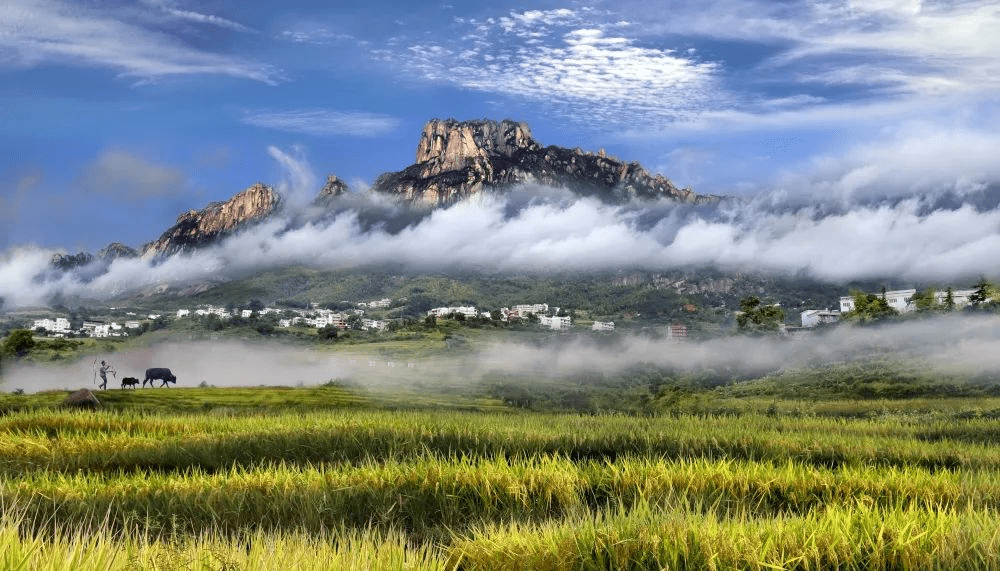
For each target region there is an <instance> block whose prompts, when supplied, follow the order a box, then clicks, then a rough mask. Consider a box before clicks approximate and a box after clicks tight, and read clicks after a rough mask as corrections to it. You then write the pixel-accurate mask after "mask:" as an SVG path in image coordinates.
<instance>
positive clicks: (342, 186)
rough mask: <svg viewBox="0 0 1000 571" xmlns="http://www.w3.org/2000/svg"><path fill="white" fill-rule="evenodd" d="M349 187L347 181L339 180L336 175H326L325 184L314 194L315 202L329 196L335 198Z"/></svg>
mask: <svg viewBox="0 0 1000 571" xmlns="http://www.w3.org/2000/svg"><path fill="white" fill-rule="evenodd" d="M348 190H349V189H348V187H347V183H346V182H344V181H342V180H340V178H338V177H337V175H332V174H330V175H326V184H324V185H323V188H321V189H320V191H319V194H318V195H316V202H320V201H323V200H326V199H329V198H336V197H337V196H340V195H341V194H344V193H345V192H347V191H348Z"/></svg>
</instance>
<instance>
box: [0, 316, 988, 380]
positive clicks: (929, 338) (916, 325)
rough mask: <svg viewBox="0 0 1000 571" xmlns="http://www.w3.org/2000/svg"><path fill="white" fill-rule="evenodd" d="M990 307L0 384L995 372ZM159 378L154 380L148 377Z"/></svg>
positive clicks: (256, 351) (297, 357)
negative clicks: (737, 331)
mask: <svg viewBox="0 0 1000 571" xmlns="http://www.w3.org/2000/svg"><path fill="white" fill-rule="evenodd" d="M998 343H1000V316H996V315H944V316H940V317H933V318H926V319H920V320H913V321H908V322H903V323H893V324H887V325H883V326H877V327H860V326H858V327H854V326H841V327H837V328H832V329H830V330H827V331H821V332H819V333H816V334H814V335H810V336H805V337H801V338H790V339H788V338H778V337H748V336H731V337H722V338H716V339H711V340H707V341H687V342H681V343H677V342H675V341H672V340H670V339H667V338H665V337H657V338H654V337H651V336H649V335H632V334H626V335H615V336H578V335H554V336H551V337H549V338H547V339H546V341H545V342H544V343H540V342H534V343H518V342H504V343H496V344H490V345H485V346H483V347H481V348H474V349H468V350H457V351H452V352H450V353H449V352H437V351H436V352H433V353H432V354H430V355H428V356H421V357H419V358H411V359H402V358H396V357H391V356H385V355H382V354H379V353H378V352H377V349H370V350H367V351H365V350H358V351H353V352H336V353H331V352H328V351H321V350H304V349H302V348H301V347H293V346H289V345H282V344H280V343H273V342H254V343H246V342H235V341H211V342H209V341H199V342H164V343H161V344H158V345H153V346H151V347H149V348H145V349H136V350H126V351H119V352H114V353H106V354H101V355H98V356H88V357H84V358H82V359H80V360H78V361H75V362H73V363H68V364H65V365H56V364H51V363H50V364H13V365H10V366H9V368H8V369H7V370H6V371H5V373H4V377H3V380H2V381H0V391H4V392H9V391H13V390H15V389H18V388H20V389H24V390H25V391H26V392H36V391H41V390H52V389H76V388H80V387H92V386H93V385H94V379H95V376H94V371H95V368H96V367H95V365H94V362H95V360H100V359H106V360H108V361H109V362H110V363H111V364H112V365H113V367H114V368H115V370H116V371H117V376H116V377H114V378H112V377H109V382H108V387H109V388H114V389H117V388H118V387H119V386H120V381H121V379H122V377H125V376H133V377H138V378H139V379H140V380H142V377H143V374H144V371H145V369H146V368H147V367H169V368H170V369H171V370H172V371H173V373H174V374H175V375H177V378H178V382H177V386H179V387H193V386H198V385H199V384H201V383H206V384H208V385H214V386H220V387H227V386H234V387H235V386H244V387H245V386H259V385H267V386H299V385H304V386H310V385H317V384H322V383H325V382H328V381H347V382H350V383H355V384H358V385H360V386H363V387H366V388H371V389H398V388H421V387H435V386H452V387H454V386H459V387H461V386H472V385H475V384H477V383H479V382H480V381H481V380H482V379H483V377H484V375H488V374H491V373H504V374H513V375H527V376H529V377H531V378H533V379H537V380H538V381H539V382H544V381H545V380H552V381H557V380H558V379H560V378H561V377H565V376H571V375H579V374H592V373H601V374H604V375H607V376H608V377H613V376H614V375H616V374H618V373H621V372H623V371H625V370H627V369H629V368H630V367H634V366H636V365H637V364H641V365H654V366H657V367H662V368H665V369H671V370H679V371H706V370H716V371H730V372H732V373H733V374H734V375H740V376H745V375H764V374H768V373H773V372H777V371H779V370H785V369H795V368H798V367H807V366H808V367H815V366H822V365H825V364H833V363H843V362H851V361H855V360H859V359H869V358H889V359H898V360H901V361H904V362H906V361H908V362H911V363H919V364H920V365H921V366H925V367H928V369H929V370H931V371H933V372H938V373H941V374H942V375H951V374H976V373H982V374H987V375H988V374H992V373H996V374H998V375H1000V354H998V353H997V352H996V351H995V347H996V346H997V344H998ZM159 385H160V383H159V382H157V386H159Z"/></svg>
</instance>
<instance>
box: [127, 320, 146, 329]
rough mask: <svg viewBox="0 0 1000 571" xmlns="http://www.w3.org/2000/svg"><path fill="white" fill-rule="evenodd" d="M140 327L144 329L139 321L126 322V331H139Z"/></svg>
mask: <svg viewBox="0 0 1000 571" xmlns="http://www.w3.org/2000/svg"><path fill="white" fill-rule="evenodd" d="M140 327H142V323H140V322H138V321H126V322H125V329H139V328H140Z"/></svg>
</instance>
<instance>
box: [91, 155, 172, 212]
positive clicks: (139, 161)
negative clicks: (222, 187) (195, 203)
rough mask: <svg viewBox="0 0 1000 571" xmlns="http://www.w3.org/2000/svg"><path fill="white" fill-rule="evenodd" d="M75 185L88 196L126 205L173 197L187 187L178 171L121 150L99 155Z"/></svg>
mask: <svg viewBox="0 0 1000 571" xmlns="http://www.w3.org/2000/svg"><path fill="white" fill-rule="evenodd" d="M77 181H78V183H79V184H80V186H81V187H82V188H83V189H84V190H86V191H88V192H95V193H99V194H105V195H109V196H112V197H114V198H116V199H118V200H123V201H129V202H131V201H135V200H138V199H145V198H149V197H157V196H169V195H171V194H177V193H178V191H180V190H182V189H184V188H186V186H187V177H186V176H185V175H184V173H183V172H181V171H180V170H178V169H174V168H170V167H165V166H161V165H157V164H153V163H151V162H149V161H147V160H146V159H144V158H142V157H139V156H136V155H134V154H132V153H128V152H126V151H124V150H121V149H108V150H106V151H104V152H103V153H101V155H100V156H99V157H98V158H97V159H96V160H95V161H94V162H93V164H91V165H90V166H88V167H87V168H86V169H84V171H83V172H82V173H81V174H80V176H79V177H78V178H77Z"/></svg>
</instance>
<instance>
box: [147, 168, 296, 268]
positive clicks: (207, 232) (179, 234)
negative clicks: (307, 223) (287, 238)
mask: <svg viewBox="0 0 1000 571" xmlns="http://www.w3.org/2000/svg"><path fill="white" fill-rule="evenodd" d="M280 205H281V197H280V196H278V193H277V192H275V190H274V189H273V188H271V187H270V186H267V185H265V184H261V183H257V184H255V185H253V186H250V187H249V188H247V189H246V190H243V191H241V192H239V193H237V194H236V195H235V196H233V197H232V198H230V199H229V200H227V201H225V202H213V203H211V204H209V205H208V206H206V207H205V208H203V209H201V210H189V211H187V212H185V213H183V214H181V215H180V216H178V217H177V223H176V224H174V225H173V226H171V227H170V228H168V229H167V231H166V232H164V233H163V234H162V235H161V236H160V237H159V239H157V240H155V241H153V242H149V243H148V244H146V245H144V246H143V247H142V249H141V255H142V257H143V258H151V257H157V256H163V255H170V254H175V253H178V252H183V251H186V250H190V249H193V248H199V247H201V246H205V245H208V244H210V243H212V242H214V241H216V240H217V239H219V238H221V237H223V236H225V235H228V234H232V233H233V232H235V231H237V230H239V229H241V228H245V227H247V226H249V225H251V224H253V223H256V222H260V221H261V220H263V219H265V218H267V217H268V216H270V215H271V214H274V213H275V212H277V211H278V209H279V207H280Z"/></svg>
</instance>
